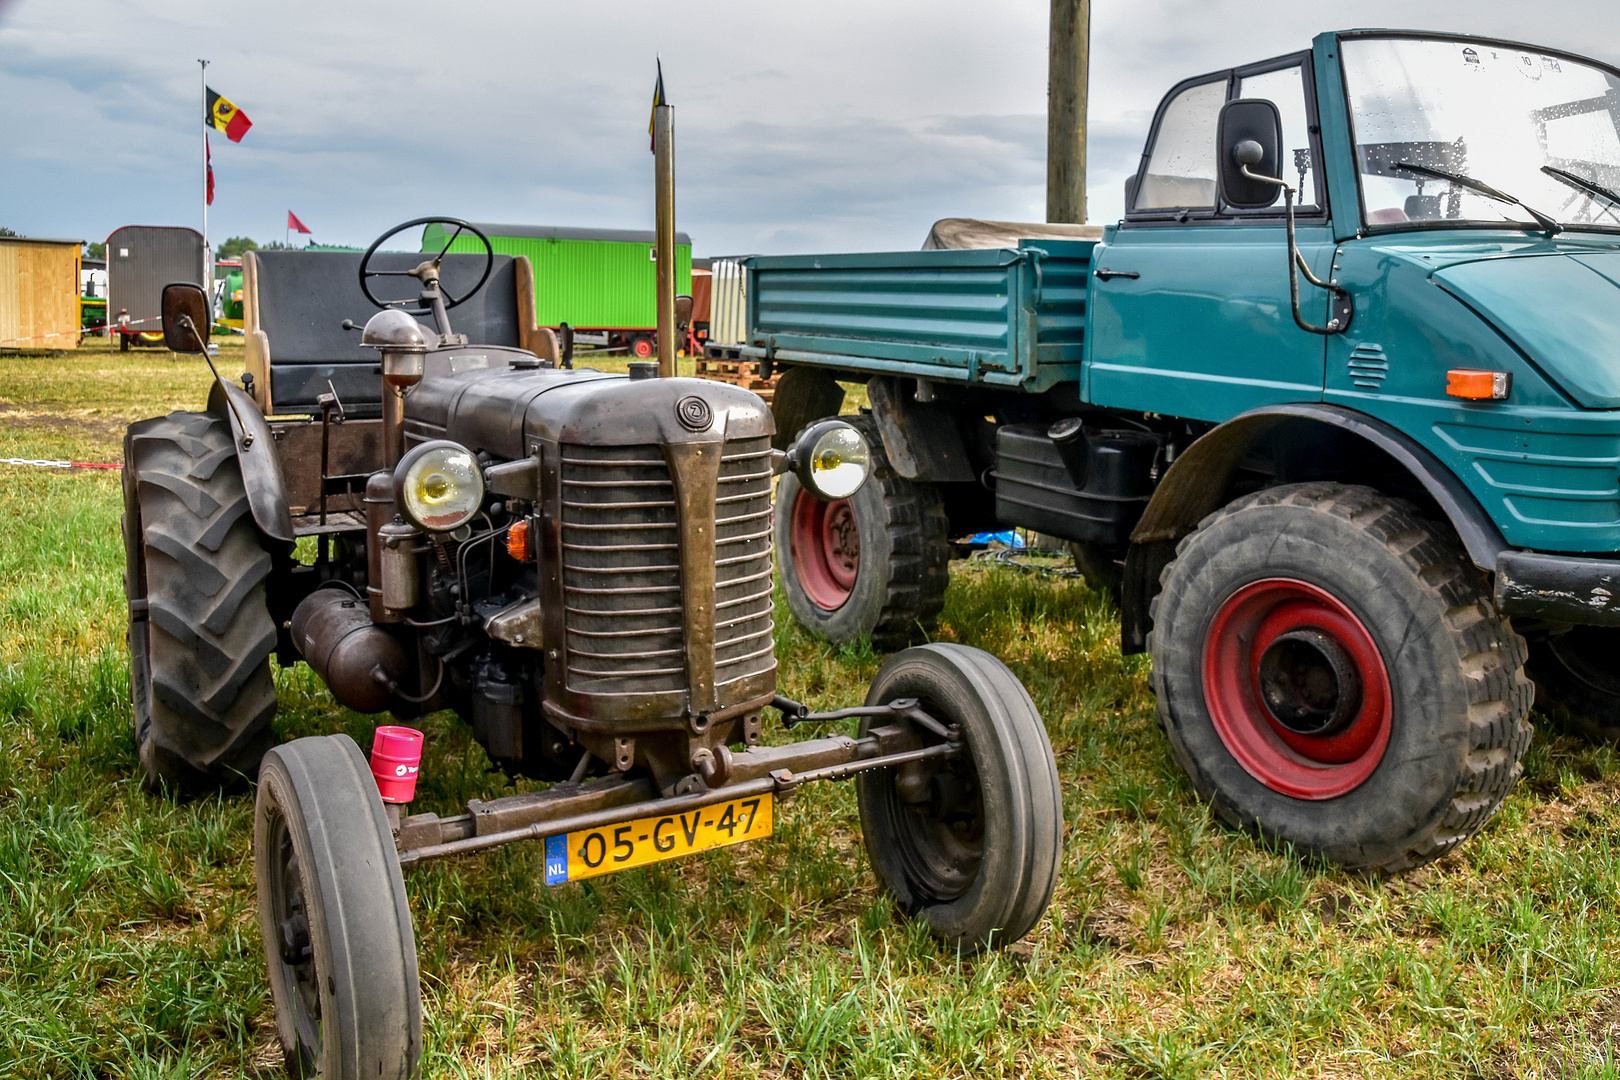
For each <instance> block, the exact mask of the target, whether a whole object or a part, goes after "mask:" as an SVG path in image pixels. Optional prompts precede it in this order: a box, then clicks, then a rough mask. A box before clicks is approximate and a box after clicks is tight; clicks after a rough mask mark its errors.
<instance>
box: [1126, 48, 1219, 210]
mask: <svg viewBox="0 0 1620 1080" xmlns="http://www.w3.org/2000/svg"><path fill="white" fill-rule="evenodd" d="M1224 104H1226V80H1225V79H1222V80H1219V81H1217V82H1207V83H1200V84H1199V85H1197V86H1190V87H1188V88H1187V89H1185V90H1183V91H1182V92H1181V93H1179V94H1177V95H1176V96H1175V98H1173V99H1172V100H1171V102H1170V104H1169V105H1166V106H1165V109H1164V115H1163V117H1162V118H1161V119H1160V120H1159V130H1158V133H1157V134H1156V136H1155V137H1154V140H1153V153H1152V155H1151V156H1150V157H1149V158H1148V167H1147V172H1146V173H1145V174H1144V175H1143V176H1142V183H1141V185H1140V187H1139V188H1138V190H1137V192H1136V201H1135V204H1134V205H1133V206H1132V209H1135V210H1171V209H1175V208H1177V207H1189V208H1190V207H1213V206H1214V205H1215V122H1216V120H1218V119H1219V117H1220V113H1221V106H1222V105H1224Z"/></svg>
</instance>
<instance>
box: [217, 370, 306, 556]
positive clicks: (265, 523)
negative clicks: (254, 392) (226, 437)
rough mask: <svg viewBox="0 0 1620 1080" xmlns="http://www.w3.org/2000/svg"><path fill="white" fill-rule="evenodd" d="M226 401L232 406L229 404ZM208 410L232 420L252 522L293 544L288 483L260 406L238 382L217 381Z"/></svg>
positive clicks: (272, 537)
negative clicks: (288, 505)
mask: <svg viewBox="0 0 1620 1080" xmlns="http://www.w3.org/2000/svg"><path fill="white" fill-rule="evenodd" d="M227 401H229V404H228V405H227V404H226V403H227ZM208 411H209V412H211V413H213V414H214V415H215V416H223V417H225V418H226V419H228V420H229V421H230V424H231V439H232V442H233V443H234V444H235V446H236V461H237V464H238V465H240V466H241V468H242V486H243V487H244V488H246V489H247V497H248V509H249V510H251V511H252V512H253V523H254V524H255V525H257V526H258V527H259V531H260V532H261V533H263V534H264V535H265V536H267V537H269V538H270V539H272V540H280V541H282V542H283V543H287V544H290V543H292V542H293V525H292V514H291V512H290V511H288V509H287V481H286V478H285V477H283V476H282V474H281V459H280V458H279V457H278V456H277V455H276V442H275V437H274V436H272V435H271V434H270V425H269V424H268V423H267V422H266V421H265V419H264V414H263V413H261V412H259V406H258V405H257V404H255V403H254V401H253V399H252V398H251V397H249V396H248V393H247V391H246V390H243V389H242V388H241V387H240V386H237V385H236V384H235V383H229V382H226V381H225V380H224V379H215V380H214V387H213V389H211V390H210V391H208Z"/></svg>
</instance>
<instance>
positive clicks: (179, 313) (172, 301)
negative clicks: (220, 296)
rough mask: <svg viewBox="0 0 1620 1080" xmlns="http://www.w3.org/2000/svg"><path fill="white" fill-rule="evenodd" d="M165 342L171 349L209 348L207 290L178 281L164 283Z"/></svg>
mask: <svg viewBox="0 0 1620 1080" xmlns="http://www.w3.org/2000/svg"><path fill="white" fill-rule="evenodd" d="M162 311H163V344H165V345H167V346H168V347H169V349H170V350H171V351H172V352H177V353H200V352H207V351H208V328H209V327H210V326H212V325H213V320H212V319H210V318H209V317H208V294H207V293H205V292H203V291H202V286H200V285H194V284H192V283H191V282H189V281H176V282H174V283H173V284H172V285H165V286H163V303H162Z"/></svg>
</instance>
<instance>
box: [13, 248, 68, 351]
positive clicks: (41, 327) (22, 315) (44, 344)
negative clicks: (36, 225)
mask: <svg viewBox="0 0 1620 1080" xmlns="http://www.w3.org/2000/svg"><path fill="white" fill-rule="evenodd" d="M82 247H83V242H82V241H79V240H37V239H35V238H33V237H22V236H0V349H72V348H76V347H77V346H78V344H79V252H80V250H81V249H82Z"/></svg>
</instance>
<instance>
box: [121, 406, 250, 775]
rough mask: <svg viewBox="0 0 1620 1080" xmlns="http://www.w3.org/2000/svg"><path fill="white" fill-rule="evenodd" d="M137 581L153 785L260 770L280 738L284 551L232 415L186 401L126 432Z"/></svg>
mask: <svg viewBox="0 0 1620 1080" xmlns="http://www.w3.org/2000/svg"><path fill="white" fill-rule="evenodd" d="M123 525H124V555H125V568H124V591H125V595H126V596H127V598H128V601H129V629H128V635H127V639H126V640H127V642H128V645H129V659H130V693H131V697H132V700H133V704H134V721H135V743H136V747H137V750H138V752H139V755H140V761H141V768H142V770H143V772H144V773H145V778H146V783H147V786H148V787H150V788H152V789H154V790H157V789H159V788H165V787H166V788H169V789H171V790H195V789H197V788H201V787H207V786H213V785H218V784H229V783H232V782H236V781H240V780H243V779H248V780H251V779H252V778H253V776H254V775H255V774H256V773H257V772H258V768H259V759H260V758H261V757H263V756H264V752H265V751H266V750H267V749H269V747H270V746H271V744H272V742H273V739H272V736H271V734H270V721H271V719H272V717H274V715H275V711H276V688H275V684H274V683H273V682H272V681H271V677H270V652H271V650H272V649H273V648H274V647H275V643H276V631H275V626H274V624H273V623H272V622H271V620H270V613H269V610H268V608H267V606H266V603H265V585H264V581H265V576H266V575H267V574H268V573H269V572H270V556H269V554H268V553H267V552H266V551H265V550H264V548H263V546H262V544H261V543H260V538H259V532H258V529H257V527H256V526H255V525H254V523H253V515H252V514H251V513H250V512H249V509H248V498H247V492H246V490H245V489H244V488H243V486H242V473H241V468H240V466H239V465H238V464H237V461H236V452H235V450H234V448H233V447H232V445H231V435H230V428H229V426H228V424H227V422H226V421H225V420H223V419H221V418H219V417H216V416H213V415H212V414H209V413H195V412H177V413H170V414H169V415H168V416H160V417H156V418H154V419H151V420H142V421H140V422H139V423H136V424H132V425H130V428H129V431H128V433H127V434H126V435H125V436H124V521H123Z"/></svg>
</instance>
